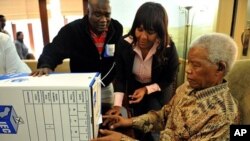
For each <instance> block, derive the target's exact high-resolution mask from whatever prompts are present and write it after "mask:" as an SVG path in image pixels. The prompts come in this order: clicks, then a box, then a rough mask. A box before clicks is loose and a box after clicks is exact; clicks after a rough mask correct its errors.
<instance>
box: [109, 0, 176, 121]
mask: <svg viewBox="0 0 250 141" xmlns="http://www.w3.org/2000/svg"><path fill="white" fill-rule="evenodd" d="M167 27H168V17H167V13H166V11H165V9H164V8H163V6H162V5H160V4H158V3H154V2H147V3H144V4H143V5H142V6H141V7H140V8H139V9H138V11H137V13H136V15H135V19H134V22H133V25H132V28H131V30H130V31H129V33H128V34H127V35H125V36H124V37H123V38H122V39H121V41H120V42H119V44H118V45H117V47H116V54H115V58H116V60H115V61H116V78H115V81H114V90H115V101H114V107H113V108H112V109H111V110H109V111H108V113H107V114H119V113H120V107H121V106H122V101H123V98H124V95H125V96H128V99H129V104H130V105H129V106H130V107H131V109H132V115H133V116H138V115H141V114H144V113H147V112H148V111H149V110H159V109H161V107H162V106H163V105H164V104H165V103H166V102H168V101H169V100H170V99H171V97H172V94H173V92H172V88H171V86H172V85H171V84H172V82H173V80H174V79H175V77H176V73H177V68H178V55H177V51H176V48H175V45H174V43H173V41H172V40H171V38H170V37H169V34H168V29H167ZM105 122H108V121H105ZM105 122H104V123H105Z"/></svg>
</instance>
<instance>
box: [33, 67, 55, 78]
mask: <svg viewBox="0 0 250 141" xmlns="http://www.w3.org/2000/svg"><path fill="white" fill-rule="evenodd" d="M51 72H53V71H52V69H50V68H40V69H37V70H35V71H33V72H32V73H31V74H30V75H31V76H38V77H39V76H42V75H49V73H51Z"/></svg>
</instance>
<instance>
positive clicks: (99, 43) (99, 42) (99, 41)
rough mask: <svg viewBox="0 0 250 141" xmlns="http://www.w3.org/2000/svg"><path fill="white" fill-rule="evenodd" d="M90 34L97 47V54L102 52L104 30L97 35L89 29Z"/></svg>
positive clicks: (105, 33) (105, 34) (105, 35)
mask: <svg viewBox="0 0 250 141" xmlns="http://www.w3.org/2000/svg"><path fill="white" fill-rule="evenodd" d="M90 34H91V37H92V38H93V41H94V43H95V46H96V47H97V50H98V52H99V54H102V51H103V46H104V42H105V40H106V37H107V32H106V31H104V32H103V33H102V34H101V35H100V36H97V35H96V34H95V33H94V32H93V31H92V30H90Z"/></svg>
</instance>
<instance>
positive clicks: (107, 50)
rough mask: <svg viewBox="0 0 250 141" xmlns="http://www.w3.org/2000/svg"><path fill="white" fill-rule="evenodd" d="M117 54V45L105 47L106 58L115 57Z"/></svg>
mask: <svg viewBox="0 0 250 141" xmlns="http://www.w3.org/2000/svg"><path fill="white" fill-rule="evenodd" d="M114 54H115V44H107V45H106V46H105V52H104V57H113V56H114Z"/></svg>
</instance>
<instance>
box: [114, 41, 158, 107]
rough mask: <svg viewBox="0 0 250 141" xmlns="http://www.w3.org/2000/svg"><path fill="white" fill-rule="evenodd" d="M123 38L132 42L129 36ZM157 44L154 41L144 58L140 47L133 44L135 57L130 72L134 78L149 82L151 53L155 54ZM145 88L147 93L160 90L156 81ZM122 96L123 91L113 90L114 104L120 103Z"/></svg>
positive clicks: (119, 104) (118, 104)
mask: <svg viewBox="0 0 250 141" xmlns="http://www.w3.org/2000/svg"><path fill="white" fill-rule="evenodd" d="M125 40H126V41H128V42H129V43H132V39H131V38H130V37H127V38H125ZM158 46H159V42H155V43H154V45H153V46H152V48H151V49H150V50H149V52H148V54H147V56H146V58H145V59H144V60H143V57H142V53H141V50H140V48H139V47H138V46H137V45H135V46H134V51H135V59H134V64H133V70H132V72H133V73H134V74H135V77H136V78H135V79H136V80H137V81H139V82H141V83H149V82H151V78H152V76H151V74H152V73H151V71H152V61H153V55H154V54H155V52H156V49H157V47H158ZM146 88H147V94H151V93H153V92H156V91H161V89H160V86H159V85H158V84H157V83H153V84H151V85H147V86H146ZM123 96H124V93H123V92H115V100H114V105H115V106H121V105H122V100H123Z"/></svg>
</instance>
